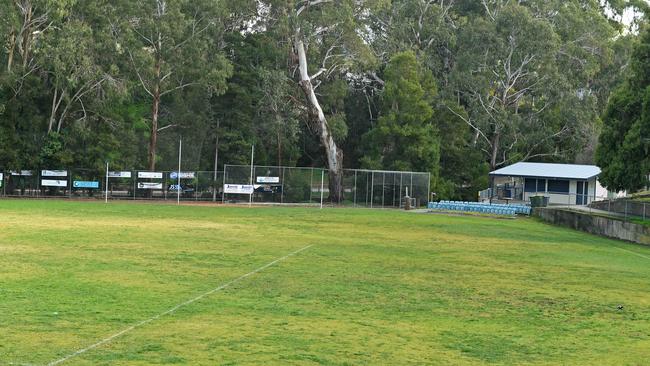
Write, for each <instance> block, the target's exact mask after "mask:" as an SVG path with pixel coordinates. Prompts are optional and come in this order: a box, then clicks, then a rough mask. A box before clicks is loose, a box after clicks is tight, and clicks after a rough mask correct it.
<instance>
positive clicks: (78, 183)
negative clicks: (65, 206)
mask: <svg viewBox="0 0 650 366" xmlns="http://www.w3.org/2000/svg"><path fill="white" fill-rule="evenodd" d="M72 186H73V187H74V188H95V189H97V188H99V182H93V181H86V180H75V181H74V182H72Z"/></svg>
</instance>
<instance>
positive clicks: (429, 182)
mask: <svg viewBox="0 0 650 366" xmlns="http://www.w3.org/2000/svg"><path fill="white" fill-rule="evenodd" d="M515 194H517V190H516V188H515ZM429 197H431V173H429V177H428V179H427V199H429ZM432 201H433V200H432Z"/></svg>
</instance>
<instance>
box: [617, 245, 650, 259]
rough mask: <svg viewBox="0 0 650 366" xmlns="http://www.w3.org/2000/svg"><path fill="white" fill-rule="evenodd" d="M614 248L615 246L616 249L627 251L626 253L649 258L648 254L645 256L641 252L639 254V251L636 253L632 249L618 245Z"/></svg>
mask: <svg viewBox="0 0 650 366" xmlns="http://www.w3.org/2000/svg"><path fill="white" fill-rule="evenodd" d="M614 248H616V249H620V250H622V251H624V252H628V253H630V254H634V255H636V256H639V257H641V258H645V259H650V257H648V256H646V255H643V254H641V253H637V252H633V251H631V250H628V249H623V248H620V247H614Z"/></svg>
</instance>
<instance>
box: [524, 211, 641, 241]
mask: <svg viewBox="0 0 650 366" xmlns="http://www.w3.org/2000/svg"><path fill="white" fill-rule="evenodd" d="M533 216H535V217H539V218H541V219H542V220H544V221H546V222H549V223H552V224H555V225H559V226H565V227H570V228H572V229H575V230H580V231H585V232H588V233H591V234H596V235H600V236H605V237H608V238H613V239H620V240H626V241H631V242H634V243H637V244H643V245H650V227H648V226H644V225H640V224H635V223H633V222H626V221H622V220H618V219H615V218H611V217H605V216H598V215H593V214H589V213H588V212H576V211H570V210H568V209H562V208H550V207H546V208H536V209H534V210H533Z"/></svg>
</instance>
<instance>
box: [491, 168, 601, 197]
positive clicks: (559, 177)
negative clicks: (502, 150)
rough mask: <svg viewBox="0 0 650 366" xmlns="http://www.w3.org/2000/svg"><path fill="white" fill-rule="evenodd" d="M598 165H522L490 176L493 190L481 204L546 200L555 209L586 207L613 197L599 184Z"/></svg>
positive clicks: (493, 172) (492, 173)
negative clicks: (556, 207) (489, 201)
mask: <svg viewBox="0 0 650 366" xmlns="http://www.w3.org/2000/svg"><path fill="white" fill-rule="evenodd" d="M599 174H600V168H599V167H597V166H595V165H578V164H551V163H528V162H520V163H516V164H512V165H509V166H506V167H504V168H501V169H497V170H495V171H492V172H490V182H491V184H490V186H491V188H490V189H487V190H486V191H482V192H480V193H479V200H480V201H486V200H490V199H492V200H499V201H506V202H508V201H513V202H529V201H530V197H533V196H544V197H547V199H548V203H549V204H552V205H587V204H589V203H590V202H592V201H597V200H603V199H606V198H610V196H612V194H611V193H610V192H608V191H607V190H606V189H605V188H603V187H602V186H601V185H600V183H599V182H598V175H599Z"/></svg>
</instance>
